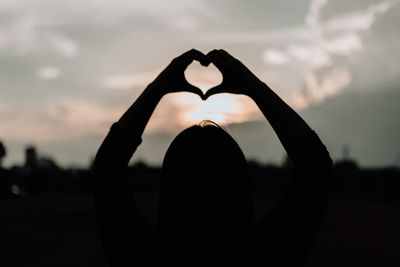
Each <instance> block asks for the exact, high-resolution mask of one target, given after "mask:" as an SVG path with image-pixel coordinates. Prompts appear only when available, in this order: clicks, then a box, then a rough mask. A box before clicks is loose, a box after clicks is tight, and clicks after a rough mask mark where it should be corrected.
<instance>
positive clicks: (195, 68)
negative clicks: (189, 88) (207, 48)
mask: <svg viewBox="0 0 400 267" xmlns="http://www.w3.org/2000/svg"><path fill="white" fill-rule="evenodd" d="M184 74H185V78H186V80H187V81H188V82H189V83H190V84H192V85H194V86H196V87H198V88H200V89H201V90H202V91H203V94H205V93H206V92H207V90H208V89H210V88H212V87H214V86H217V85H219V84H221V82H222V73H221V72H220V71H219V70H218V69H217V68H216V67H215V66H214V65H213V64H209V65H208V66H203V65H201V64H200V63H199V62H197V61H193V62H192V64H190V65H189V66H188V67H187V69H186V70H185V73H184Z"/></svg>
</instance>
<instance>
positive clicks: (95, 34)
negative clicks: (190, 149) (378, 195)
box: [0, 0, 400, 167]
mask: <svg viewBox="0 0 400 267" xmlns="http://www.w3.org/2000/svg"><path fill="white" fill-rule="evenodd" d="M399 15H400V3H399V1H395V0H379V1H369V0H357V1H348V0H347V1H346V0H335V1H329V0H311V1H305V0H298V1H288V0H285V1H264V0H262V1H261V0H259V1H238V0H235V1H233V0H229V1H228V0H220V1H211V0H192V1H184V0H173V1H155V0H147V1H132V0H130V1H128V0H113V1H106V0H97V1H77V0H70V1H61V0H35V1H33V0H18V1H8V0H0V81H1V82H0V140H2V142H3V143H4V145H5V146H6V148H7V158H6V160H5V163H6V165H9V166H10V165H13V164H22V163H23V161H24V149H25V148H26V147H27V146H29V145H34V146H36V148H37V150H38V153H39V155H41V156H43V157H52V158H54V159H55V160H56V162H57V163H59V164H60V165H62V166H87V165H88V164H89V163H90V161H91V160H92V159H93V157H94V155H95V153H96V151H97V149H98V147H99V146H100V144H101V141H102V140H103V139H104V137H105V135H106V134H107V132H108V130H109V128H110V126H111V124H112V123H113V122H115V121H117V120H118V119H119V117H120V116H121V115H122V113H123V112H124V111H125V110H126V109H127V108H128V107H129V105H130V104H132V103H133V101H134V100H135V99H136V98H137V97H138V96H139V94H140V93H141V92H142V91H143V90H144V88H145V87H146V85H147V84H149V83H150V82H151V81H152V80H153V79H154V78H155V77H156V76H157V75H158V73H159V72H160V71H162V69H163V68H165V67H166V66H167V65H168V63H169V62H170V61H171V60H172V59H173V58H174V57H176V56H178V55H180V54H181V53H183V52H185V51H187V50H189V49H191V48H196V49H198V50H200V51H202V52H204V53H207V52H208V51H210V50H212V49H215V48H218V49H220V48H222V49H225V50H227V51H228V52H230V53H231V54H232V55H233V56H235V57H236V58H238V59H239V60H241V61H242V62H243V63H244V64H245V65H246V66H247V67H248V68H249V69H250V70H252V71H253V72H254V73H255V74H256V75H257V76H258V77H259V78H260V79H261V80H263V81H264V82H265V83H266V84H268V85H269V86H270V87H271V88H272V89H273V90H274V91H275V92H276V93H277V94H278V95H280V96H281V97H282V99H284V100H285V101H286V102H287V103H288V104H289V105H291V106H292V107H293V108H294V109H295V110H296V111H298V112H299V113H300V114H301V115H302V116H303V117H304V119H305V120H306V121H307V122H308V123H309V124H310V126H311V127H312V128H313V129H315V130H316V131H317V133H318V134H319V136H320V138H321V140H322V141H323V142H324V143H325V145H326V146H327V148H328V150H329V152H330V154H331V156H332V158H333V159H334V160H340V159H341V158H342V157H343V148H344V147H348V148H349V151H350V157H352V158H354V159H356V160H357V162H358V163H359V164H360V165H361V166H365V167H373V166H393V165H395V166H400V142H398V136H400V123H399V120H398V118H397V117H398V114H400V108H399V107H397V106H398V104H397V102H398V100H399V97H400V88H399V84H400V83H399V82H400V76H399V75H398V74H399V72H400V54H399V52H398V47H400V35H399V33H398V32H399V31H398V28H399V26H400V22H399V19H398V17H399ZM185 75H186V77H187V79H188V81H190V82H191V83H192V84H194V85H197V86H199V87H200V88H201V89H202V90H204V91H206V90H207V88H210V87H212V86H213V85H216V84H218V83H220V82H221V80H222V76H221V74H220V73H219V72H218V70H217V69H216V68H215V67H214V66H213V65H210V66H209V67H207V68H204V67H201V66H200V65H199V64H198V63H197V62H194V63H193V64H192V65H190V66H189V67H188V69H187V71H186V72H185ZM204 119H211V120H213V121H215V122H217V123H219V124H221V125H222V126H223V127H224V128H225V129H226V130H227V131H228V132H229V133H230V134H231V135H232V136H233V137H234V138H235V139H236V141H237V142H238V143H239V145H240V146H241V148H242V149H243V151H244V152H245V155H246V157H247V158H248V159H249V160H250V159H254V160H258V161H260V162H263V163H276V164H280V163H281V162H282V160H283V159H284V158H285V152H284V151H283V149H282V147H281V145H280V144H279V141H278V139H277V137H276V136H275V134H274V133H273V131H272V129H271V127H270V126H269V124H268V122H267V121H266V120H265V119H264V118H263V116H262V114H261V112H260V111H259V110H258V109H257V107H256V105H255V104H254V103H253V102H252V100H251V99H249V98H247V97H246V96H237V95H229V94H222V95H215V96H212V97H211V98H210V99H209V100H207V101H206V102H202V101H201V99H200V98H199V97H198V96H196V95H193V94H189V93H177V94H171V95H168V96H166V97H164V98H163V99H162V101H161V103H160V104H159V106H158V107H157V109H156V111H155V113H154V114H153V116H152V118H151V120H150V122H149V124H148V126H147V128H146V130H145V133H144V136H143V143H142V145H141V146H140V147H139V149H138V151H137V153H136V154H135V156H134V159H133V161H146V162H148V163H150V164H160V163H161V162H162V159H163V156H164V154H165V152H166V149H167V148H168V145H169V144H170V143H171V141H172V140H173V138H174V137H175V136H176V135H177V134H178V133H179V132H180V131H182V130H183V129H185V128H186V127H188V126H190V125H192V124H194V123H199V122H200V121H202V120H204Z"/></svg>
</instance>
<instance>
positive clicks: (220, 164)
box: [157, 121, 254, 246]
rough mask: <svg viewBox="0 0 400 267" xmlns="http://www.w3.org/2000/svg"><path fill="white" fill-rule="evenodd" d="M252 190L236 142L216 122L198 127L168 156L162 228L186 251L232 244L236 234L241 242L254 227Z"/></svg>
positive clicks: (162, 187) (172, 147) (162, 193)
mask: <svg viewBox="0 0 400 267" xmlns="http://www.w3.org/2000/svg"><path fill="white" fill-rule="evenodd" d="M250 185H251V183H250V177H249V173H248V168H247V162H246V158H245V156H244V155H243V152H242V151H241V149H240V148H239V146H238V144H237V143H236V142H235V140H234V139H233V138H232V137H231V136H230V135H229V134H228V133H227V132H226V131H224V130H223V129H222V128H221V127H219V126H218V125H216V124H215V123H213V122H210V121H205V122H202V123H200V125H195V126H192V127H190V128H188V129H186V130H184V131H183V132H181V133H180V134H179V135H178V136H177V137H176V138H175V139H174V140H173V142H172V143H171V145H170V147H169V148H168V151H167V153H166V155H165V158H164V162H163V166H162V175H161V180H160V195H159V212H158V217H159V220H158V225H157V229H158V231H159V232H160V233H161V235H162V236H169V238H168V239H170V238H175V239H177V240H179V239H180V238H182V242H183V243H185V244H186V246H190V245H189V244H190V243H191V241H193V242H197V243H199V241H200V240H203V239H210V238H212V240H213V242H212V244H214V245H215V246H219V245H221V242H222V243H226V241H227V240H228V239H229V237H231V238H232V233H234V236H236V237H237V235H240V233H244V232H246V231H248V230H249V229H250V228H251V226H252V225H253V224H254V218H253V208H252V196H251V190H250V189H251V186H250ZM186 238H188V239H190V240H191V241H190V240H186ZM227 238H228V239H227ZM209 246H211V245H209Z"/></svg>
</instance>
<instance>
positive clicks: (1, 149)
mask: <svg viewBox="0 0 400 267" xmlns="http://www.w3.org/2000/svg"><path fill="white" fill-rule="evenodd" d="M6 154H7V153H6V148H5V147H4V145H3V143H2V142H1V141H0V167H1V166H2V163H3V159H4V158H5V156H6Z"/></svg>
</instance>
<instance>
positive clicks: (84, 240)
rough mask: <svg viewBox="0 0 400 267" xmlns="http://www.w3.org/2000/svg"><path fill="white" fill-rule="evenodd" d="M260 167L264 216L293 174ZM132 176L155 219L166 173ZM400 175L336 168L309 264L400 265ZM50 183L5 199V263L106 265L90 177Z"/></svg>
mask: <svg viewBox="0 0 400 267" xmlns="http://www.w3.org/2000/svg"><path fill="white" fill-rule="evenodd" d="M252 168H253V176H254V178H253V180H254V184H255V188H257V190H255V193H254V206H255V210H256V216H257V220H259V219H260V218H262V217H263V216H265V215H266V214H267V213H268V211H269V210H270V209H271V208H272V207H273V205H274V204H275V203H276V201H277V199H278V198H279V194H280V193H281V192H282V189H283V188H284V185H285V183H286V182H287V180H288V179H287V177H288V173H289V171H287V170H285V169H279V168H275V167H260V166H253V167H252ZM130 173H133V174H134V175H135V176H136V177H137V179H136V181H135V182H134V184H135V189H136V191H137V193H136V197H137V201H138V203H139V205H140V208H141V209H142V212H143V214H144V215H145V217H146V218H148V220H149V221H152V222H154V221H155V219H156V217H155V216H156V208H157V207H156V197H157V194H156V193H155V191H154V190H150V189H151V188H152V187H153V186H154V184H156V182H155V178H154V177H155V176H156V175H157V174H158V170H156V169H146V168H144V167H143V166H142V167H140V168H136V169H133V170H131V171H130ZM86 174H87V173H86ZM267 174H268V176H264V175H267ZM399 174H400V171H399V170H397V169H382V170H359V169H351V168H350V169H347V168H344V169H342V168H340V167H336V168H335V177H334V181H333V183H332V192H331V197H330V200H329V204H328V207H327V211H326V214H325V217H324V220H323V224H322V227H321V229H320V232H319V234H318V238H317V240H316V243H315V245H314V248H313V250H312V252H311V254H310V256H309V258H308V262H307V264H306V266H400V255H399V252H400V229H399V226H400V213H399V207H400V195H399V192H400V175H399ZM49 177H50V176H49ZM79 177H85V178H82V179H90V178H88V177H90V175H80V176H79ZM263 177H271V178H269V179H266V178H263ZM272 177H274V178H272ZM46 181H47V180H44V181H42V183H40V184H35V185H32V183H31V184H30V185H29V186H27V187H30V190H28V192H29V193H26V195H25V196H24V197H22V196H17V195H11V194H8V195H3V196H2V198H1V202H0V210H1V213H0V221H1V247H0V248H1V262H0V266H106V264H105V260H104V257H103V255H102V251H101V244H100V242H99V240H98V236H97V232H96V222H95V218H94V203H93V196H92V193H91V190H90V182H75V183H73V184H68V185H65V183H64V184H63V187H61V188H62V189H63V190H61V189H60V186H55V184H57V183H52V185H51V186H46ZM75 181H79V179H76V180H75ZM149 181H150V182H149ZM66 188H67V189H66ZM153 188H154V187H153ZM271 192H275V193H271ZM276 192H277V193H276ZM293 223H296V222H293ZM288 256H289V255H288ZM266 257H268V252H266Z"/></svg>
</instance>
